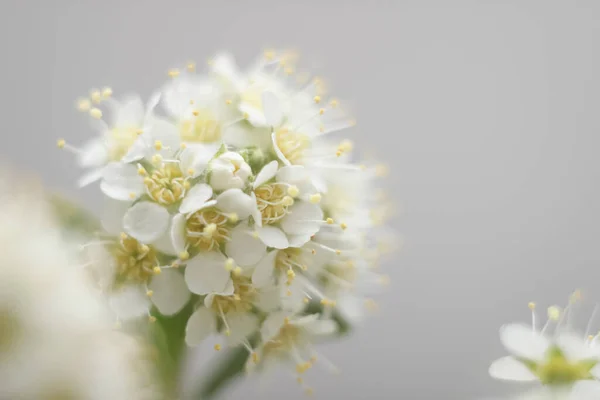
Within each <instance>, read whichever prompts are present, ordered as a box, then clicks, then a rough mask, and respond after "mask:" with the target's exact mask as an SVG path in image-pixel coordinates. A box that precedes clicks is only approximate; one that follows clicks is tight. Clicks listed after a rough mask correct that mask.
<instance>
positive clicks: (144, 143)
mask: <svg viewBox="0 0 600 400" xmlns="http://www.w3.org/2000/svg"><path fill="white" fill-rule="evenodd" d="M149 153H150V143H148V137H147V136H146V134H142V135H140V136H138V137H137V138H136V139H135V141H134V142H133V144H132V145H131V147H130V148H129V150H127V153H126V154H125V155H124V156H123V158H121V161H122V162H124V163H132V162H134V161H139V160H141V159H142V158H144V157H146V156H147V155H148V154H149Z"/></svg>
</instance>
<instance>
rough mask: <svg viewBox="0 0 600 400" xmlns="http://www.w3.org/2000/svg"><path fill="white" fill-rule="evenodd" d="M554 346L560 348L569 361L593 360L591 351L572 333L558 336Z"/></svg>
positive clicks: (579, 337)
mask: <svg viewBox="0 0 600 400" xmlns="http://www.w3.org/2000/svg"><path fill="white" fill-rule="evenodd" d="M556 344H557V345H558V347H560V350H561V351H562V352H563V354H564V355H565V357H566V358H567V359H568V360H570V361H580V360H589V359H594V358H595V357H594V356H595V354H594V352H593V349H592V348H591V347H590V346H589V345H588V344H587V343H586V342H585V341H584V340H583V339H582V338H581V336H579V335H577V334H575V333H572V332H563V333H561V334H559V335H558V338H557V339H556Z"/></svg>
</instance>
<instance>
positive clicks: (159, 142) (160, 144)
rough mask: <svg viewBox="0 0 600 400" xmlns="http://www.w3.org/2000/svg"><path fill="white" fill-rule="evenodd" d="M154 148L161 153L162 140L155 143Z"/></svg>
mask: <svg viewBox="0 0 600 400" xmlns="http://www.w3.org/2000/svg"><path fill="white" fill-rule="evenodd" d="M154 148H155V149H156V151H160V150H162V148H163V144H162V142H161V141H160V140H157V141H155V142H154Z"/></svg>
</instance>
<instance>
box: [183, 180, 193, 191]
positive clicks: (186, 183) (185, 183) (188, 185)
mask: <svg viewBox="0 0 600 400" xmlns="http://www.w3.org/2000/svg"><path fill="white" fill-rule="evenodd" d="M191 187H192V184H191V183H190V181H185V182H183V188H184V189H185V190H190V188H191Z"/></svg>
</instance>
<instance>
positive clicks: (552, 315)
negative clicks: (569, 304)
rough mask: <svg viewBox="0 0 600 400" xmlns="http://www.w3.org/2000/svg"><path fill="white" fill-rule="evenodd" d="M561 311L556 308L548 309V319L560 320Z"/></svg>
mask: <svg viewBox="0 0 600 400" xmlns="http://www.w3.org/2000/svg"><path fill="white" fill-rule="evenodd" d="M560 313H561V310H560V308H559V307H557V306H552V307H549V308H548V318H549V319H550V320H552V321H558V320H559V319H560Z"/></svg>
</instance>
